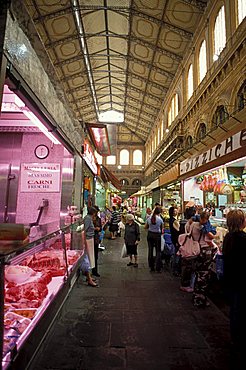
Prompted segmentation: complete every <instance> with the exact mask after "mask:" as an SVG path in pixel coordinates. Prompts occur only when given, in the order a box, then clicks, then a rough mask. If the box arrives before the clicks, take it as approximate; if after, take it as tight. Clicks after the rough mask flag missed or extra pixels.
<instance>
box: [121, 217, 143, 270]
mask: <svg viewBox="0 0 246 370" xmlns="http://www.w3.org/2000/svg"><path fill="white" fill-rule="evenodd" d="M124 240H125V245H126V250H127V255H128V256H129V257H130V261H129V263H128V264H127V266H134V267H138V252H137V246H138V243H139V241H140V229H139V225H138V224H137V223H136V222H135V221H134V216H133V215H132V214H131V213H129V214H127V215H126V225H125V235H124ZM133 257H134V263H133Z"/></svg>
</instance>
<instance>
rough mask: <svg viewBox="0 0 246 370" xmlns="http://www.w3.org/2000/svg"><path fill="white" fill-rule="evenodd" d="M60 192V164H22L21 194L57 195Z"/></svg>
mask: <svg viewBox="0 0 246 370" xmlns="http://www.w3.org/2000/svg"><path fill="white" fill-rule="evenodd" d="M59 191H60V164H59V163H42V164H41V163H22V165H21V192H28V193H43V192H45V193H47V192H48V193H56V192H59Z"/></svg>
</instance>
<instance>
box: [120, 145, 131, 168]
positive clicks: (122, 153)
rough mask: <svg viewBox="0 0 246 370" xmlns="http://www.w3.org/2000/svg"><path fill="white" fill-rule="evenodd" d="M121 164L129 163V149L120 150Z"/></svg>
mask: <svg viewBox="0 0 246 370" xmlns="http://www.w3.org/2000/svg"><path fill="white" fill-rule="evenodd" d="M120 164H121V165H128V164H129V151H128V150H127V149H122V150H121V151H120Z"/></svg>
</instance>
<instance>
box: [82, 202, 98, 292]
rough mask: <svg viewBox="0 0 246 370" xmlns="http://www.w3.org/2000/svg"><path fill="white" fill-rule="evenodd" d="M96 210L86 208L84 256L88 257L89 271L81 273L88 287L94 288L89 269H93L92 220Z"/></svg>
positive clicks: (95, 284) (93, 231)
mask: <svg viewBox="0 0 246 370" xmlns="http://www.w3.org/2000/svg"><path fill="white" fill-rule="evenodd" d="M96 214H97V210H96V209H95V208H93V207H89V208H88V213H87V215H86V216H85V218H84V232H85V255H87V256H88V259H89V262H90V269H89V268H87V269H86V271H83V273H84V275H85V276H86V277H87V281H88V285H89V286H91V287H96V286H97V283H96V282H95V281H94V280H93V279H92V276H91V269H93V268H95V254H94V235H95V227H94V224H93V218H94V217H95V216H96Z"/></svg>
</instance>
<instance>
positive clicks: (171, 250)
mask: <svg viewBox="0 0 246 370" xmlns="http://www.w3.org/2000/svg"><path fill="white" fill-rule="evenodd" d="M163 253H164V255H165V256H173V255H174V254H175V247H174V245H173V243H166V242H165V244H164V251H163Z"/></svg>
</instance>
